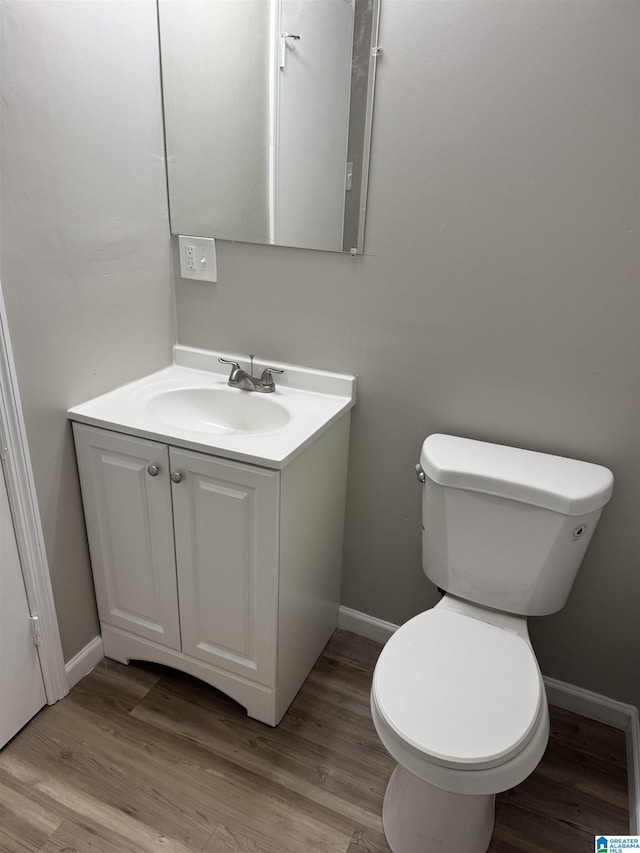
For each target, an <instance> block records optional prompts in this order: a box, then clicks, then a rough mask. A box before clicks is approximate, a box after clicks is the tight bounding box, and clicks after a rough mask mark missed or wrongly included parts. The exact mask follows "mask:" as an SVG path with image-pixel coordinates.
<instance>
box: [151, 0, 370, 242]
mask: <svg viewBox="0 0 640 853" xmlns="http://www.w3.org/2000/svg"><path fill="white" fill-rule="evenodd" d="M379 18H380V0H158V21H159V28H160V53H161V66H162V92H163V108H164V121H165V144H166V162H167V181H168V187H169V209H170V220H171V232H172V233H173V234H189V235H194V236H199V237H216V238H219V239H223V240H237V241H241V242H246V243H261V244H271V245H279V246H295V247H299V248H307V249H323V250H327V251H332V252H351V253H352V254H353V253H355V252H358V253H361V252H362V251H363V247H364V220H365V212H366V198H367V183H368V172H369V150H370V141H371V124H372V114H373V95H374V83H375V70H376V57H377V55H378V53H379V48H378V28H379Z"/></svg>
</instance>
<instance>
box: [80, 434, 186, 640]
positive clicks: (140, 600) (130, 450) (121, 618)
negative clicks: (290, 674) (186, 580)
mask: <svg viewBox="0 0 640 853" xmlns="http://www.w3.org/2000/svg"><path fill="white" fill-rule="evenodd" d="M74 438H75V443H76V455H77V458H78V467H79V471H80V483H81V486H82V499H83V503H84V510H85V518H86V522H87V533H88V535H89V545H90V549H91V563H92V566H93V573H94V583H95V589H96V598H97V602H98V611H99V614H100V620H101V621H102V622H105V623H107V624H109V625H113V626H114V627H116V628H122V629H124V630H126V631H131V632H133V633H135V634H137V635H138V636H140V637H146V638H147V639H149V640H154V641H155V642H156V643H161V644H162V645H164V646H168V647H169V648H172V649H176V650H180V624H179V616H178V596H177V585H176V566H175V549H174V541H173V524H172V512H171V490H170V488H169V452H168V448H167V447H166V446H165V445H163V444H159V443H157V442H154V441H146V440H144V439H140V438H132V437H130V436H124V435H119V434H118V433H112V432H109V431H108V430H102V429H96V428H94V427H88V426H85V425H80V424H74ZM150 465H155V466H157V467H158V469H159V473H158V474H157V475H156V476H152V475H150V474H149V472H148V468H149V466H150Z"/></svg>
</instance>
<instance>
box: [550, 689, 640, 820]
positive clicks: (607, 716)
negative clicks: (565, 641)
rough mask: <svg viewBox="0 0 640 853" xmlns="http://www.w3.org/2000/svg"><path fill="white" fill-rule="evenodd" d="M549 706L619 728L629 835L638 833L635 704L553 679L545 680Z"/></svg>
mask: <svg viewBox="0 0 640 853" xmlns="http://www.w3.org/2000/svg"><path fill="white" fill-rule="evenodd" d="M544 684H545V688H546V691H547V698H548V699H549V704H550V705H556V706H557V707H558V708H564V709H565V711H573V713H574V714H581V715H582V716H583V717H589V719H591V720H597V721H598V722H599V723H606V725H608V726H613V727H614V728H615V729H621V730H622V731H623V732H624V733H625V734H626V736H627V774H628V778H629V819H630V823H631V830H630V831H631V834H632V835H638V834H639V833H640V723H639V719H638V709H637V708H636V707H635V706H634V705H626V704H625V703H624V702H617V701H616V700H615V699H610V698H609V697H608V696H601V695H600V694H599V693H592V692H591V691H590V690H584V689H583V688H582V687H575V686H574V685H573V684H567V683H566V682H565V681H558V680H556V679H555V678H547V677H546V676H545V679H544Z"/></svg>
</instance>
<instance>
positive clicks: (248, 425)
mask: <svg viewBox="0 0 640 853" xmlns="http://www.w3.org/2000/svg"><path fill="white" fill-rule="evenodd" d="M146 410H147V413H148V414H149V415H150V416H151V417H152V418H156V419H157V420H158V421H159V422H160V423H163V424H166V425H167V426H170V427H178V428H182V429H188V430H192V431H195V432H212V433H242V432H253V433H266V432H273V431H274V430H277V429H280V428H281V427H283V426H285V425H286V424H288V423H289V421H290V420H291V416H290V414H289V412H288V411H287V410H286V409H285V408H284V406H281V405H280V404H279V403H277V402H276V401H275V400H271V399H270V398H269V397H266V396H264V395H262V394H259V393H257V392H250V393H249V392H247V391H241V390H239V389H237V388H206V387H205V388H175V389H173V390H170V391H164V392H161V393H159V394H157V395H156V396H154V397H151V398H150V399H149V400H148V401H147V403H146Z"/></svg>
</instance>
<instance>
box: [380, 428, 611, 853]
mask: <svg viewBox="0 0 640 853" xmlns="http://www.w3.org/2000/svg"><path fill="white" fill-rule="evenodd" d="M417 470H418V474H419V479H420V481H421V482H422V483H423V484H424V492H423V516H422V517H423V564H424V570H425V573H426V574H427V576H428V577H429V578H430V579H431V580H433V581H434V582H436V583H437V585H438V586H439V587H440V588H441V589H442V590H445V591H446V592H445V595H444V597H443V598H442V599H441V601H440V602H439V603H438V604H437V605H436V606H435V607H434V608H432V609H431V610H428V611H426V612H424V613H420V614H419V615H418V616H415V617H414V618H413V619H410V620H409V621H408V622H406V623H405V624H404V625H402V627H401V628H399V629H398V630H397V631H396V632H395V634H394V635H393V636H392V637H391V638H390V639H389V640H388V642H387V644H386V645H385V647H384V648H383V650H382V652H381V654H380V657H379V659H378V662H377V664H376V667H375V670H374V676H373V683H372V688H371V714H372V718H373V722H374V725H375V728H376V731H377V733H378V736H379V737H380V740H381V741H382V743H383V745H384V746H385V748H386V749H387V751H388V752H389V753H390V755H391V756H392V757H393V758H394V759H395V760H396V761H397V766H396V768H395V770H394V771H393V774H392V776H391V779H390V780H389V783H388V785H387V790H386V793H385V798H384V803H383V809H382V821H383V826H384V831H385V834H386V837H387V841H388V842H389V846H390V847H391V850H392V851H393V853H430V851H438V853H485V851H486V850H487V847H488V846H489V842H490V839H491V834H492V831H493V823H494V801H495V795H496V794H497V793H499V792H501V791H505V790H507V789H509V788H512V787H514V786H516V785H519V784H520V783H521V782H522V781H523V780H524V779H526V778H527V776H529V774H530V773H532V772H533V770H534V769H535V767H536V766H537V764H538V762H539V761H540V759H541V758H542V756H543V754H544V751H545V748H546V745H547V741H548V737H549V712H548V705H547V698H546V694H545V689H544V683H543V680H542V675H541V673H540V668H539V666H538V662H537V660H536V657H535V654H534V651H533V648H532V646H531V642H530V639H529V633H528V629H527V616H528V615H531V614H534V613H535V614H543V613H552V612H554V611H555V610H558V609H560V607H562V605H563V604H564V602H565V601H566V598H567V596H568V594H569V590H570V588H571V585H572V583H573V580H574V578H575V575H576V573H577V571H578V568H579V565H580V562H581V560H582V557H583V555H584V553H585V550H586V547H587V545H588V542H589V541H590V539H591V536H592V535H593V530H594V529H595V526H596V524H597V521H598V518H599V517H600V513H601V511H602V507H603V506H604V505H605V504H606V502H607V501H608V500H609V497H610V496H611V492H612V488H613V476H612V474H611V472H610V471H609V470H608V469H606V468H603V467H602V466H598V465H592V464H590V463H586V462H578V461H577V460H572V459H564V458H562V457H555V456H549V455H547V454H541V453H536V452H531V451H525V450H519V449H516V448H511V447H503V446H500V445H493V444H487V443H485V442H479V441H474V440H470V439H464V438H459V437H454V436H442V435H434V436H430V437H429V438H427V440H426V441H425V442H424V444H423V449H422V453H421V457H420V465H419V466H417Z"/></svg>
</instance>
